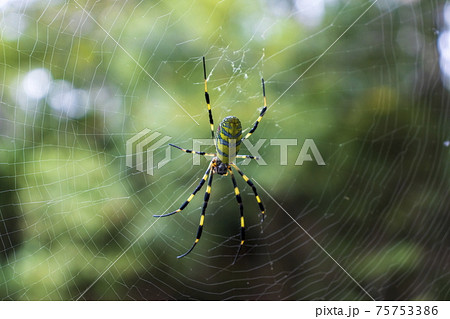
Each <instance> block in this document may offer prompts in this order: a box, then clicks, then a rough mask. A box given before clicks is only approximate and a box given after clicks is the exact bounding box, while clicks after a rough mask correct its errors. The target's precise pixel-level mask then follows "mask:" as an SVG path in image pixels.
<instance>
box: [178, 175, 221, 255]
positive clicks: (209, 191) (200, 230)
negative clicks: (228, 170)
mask: <svg viewBox="0 0 450 319" xmlns="http://www.w3.org/2000/svg"><path fill="white" fill-rule="evenodd" d="M213 175H214V173H213V172H210V173H209V179H208V186H207V187H206V192H205V198H204V201H203V207H202V215H201V216H200V223H199V225H198V230H197V237H196V238H195V241H194V244H193V245H192V247H191V248H190V249H189V250H188V251H187V252H185V253H184V254H182V255H180V256H177V258H183V257H184V256H186V255H187V254H189V253H190V252H191V251H192V249H194V247H195V245H197V243H198V242H199V241H200V237H201V236H202V231H203V223H204V222H205V212H206V207H207V206H208V201H209V196H210V195H211V185H212V179H213Z"/></svg>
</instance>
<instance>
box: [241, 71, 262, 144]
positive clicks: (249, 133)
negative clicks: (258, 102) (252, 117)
mask: <svg viewBox="0 0 450 319" xmlns="http://www.w3.org/2000/svg"><path fill="white" fill-rule="evenodd" d="M261 82H262V89H263V97H264V106H263V108H262V110H261V113H260V114H259V117H258V119H257V120H256V122H255V124H254V125H253V127H252V129H251V130H250V132H248V133H247V135H245V137H244V138H243V139H246V138H249V137H250V135H252V134H253V132H255V131H256V128H257V127H258V124H259V122H261V119H262V118H263V116H264V114H266V110H267V99H266V86H265V85H264V79H261Z"/></svg>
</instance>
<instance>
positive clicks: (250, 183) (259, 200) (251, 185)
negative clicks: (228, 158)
mask: <svg viewBox="0 0 450 319" xmlns="http://www.w3.org/2000/svg"><path fill="white" fill-rule="evenodd" d="M230 165H231V166H233V167H234V169H235V170H237V171H238V173H239V174H240V175H241V176H242V178H243V179H244V181H246V182H247V184H248V185H249V186H250V187H251V188H252V190H253V193H254V194H255V198H256V201H257V202H258V206H259V209H260V210H261V222H263V221H264V217H265V216H266V213H265V210H264V205H263V203H262V201H261V198H260V197H259V195H258V192H257V191H256V187H255V184H253V182H252V181H251V180H250V178H248V177H247V175H245V174H244V173H243V172H242V171H241V170H240V169H239V167H237V165H236V164H234V163H230Z"/></svg>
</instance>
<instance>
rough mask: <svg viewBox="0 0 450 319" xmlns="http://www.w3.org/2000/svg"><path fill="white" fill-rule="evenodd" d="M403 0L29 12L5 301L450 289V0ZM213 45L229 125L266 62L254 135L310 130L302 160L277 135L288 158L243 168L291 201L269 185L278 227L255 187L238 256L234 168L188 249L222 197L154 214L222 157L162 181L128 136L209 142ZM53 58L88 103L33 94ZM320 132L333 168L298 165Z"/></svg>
mask: <svg viewBox="0 0 450 319" xmlns="http://www.w3.org/2000/svg"><path fill="white" fill-rule="evenodd" d="M382 2H383V3H386V1H380V4H381V3H382ZM392 3H396V4H395V5H392V7H390V8H384V9H383V8H380V6H379V5H378V4H377V5H374V6H373V7H372V8H370V9H369V10H368V11H367V13H366V14H364V15H363V16H362V17H361V18H360V19H359V20H358V21H357V22H356V23H355V24H354V26H352V27H351V28H350V29H349V30H348V31H347V32H345V33H344V31H345V30H346V29H347V28H348V27H349V26H350V25H351V24H352V23H353V22H355V20H356V19H357V18H358V17H359V16H360V15H361V13H363V12H364V10H366V9H367V8H368V7H369V6H370V5H371V4H372V2H371V1H363V0H356V1H336V2H334V4H332V5H331V4H330V5H327V6H326V12H325V15H324V17H323V20H322V22H321V24H320V25H318V26H315V27H306V26H305V25H304V24H302V23H301V21H299V19H297V18H296V13H295V12H296V11H297V10H298V8H295V6H294V4H293V2H291V1H289V0H284V1H270V0H266V1H236V0H225V1H206V0H198V1H126V2H114V1H99V2H98V1H82V0H79V1H35V2H30V4H28V5H23V6H22V7H21V8H20V9H17V10H19V11H20V13H21V14H22V16H21V17H22V18H21V19H23V21H24V23H25V22H26V25H27V26H26V28H25V29H24V30H22V31H21V35H20V37H19V38H18V39H16V40H10V39H7V38H5V37H4V36H3V37H2V38H1V41H0V68H1V69H0V70H1V75H2V77H1V80H0V84H1V86H0V88H1V104H0V147H1V152H0V298H1V299H4V300H43V299H45V300H72V299H78V298H80V299H82V300H84V299H88V300H110V299H113V300H128V299H138V300H142V299H145V300H154V299H201V300H211V299H214V300H215V299H238V300H243V299H244V300H245V299H270V300H278V299H296V300H297V299H301V300H305V299H306V300H311V299H312V300H316V299H332V300H342V299H344V300H355V299H356V300H361V299H370V298H371V297H372V298H374V299H377V300H383V299H389V300H392V299H403V300H405V299H406V300H409V299H420V300H423V299H425V300H436V299H444V300H445V299H446V300H448V299H449V298H450V284H449V282H450V269H449V265H450V255H449V242H450V240H449V235H448V229H449V226H450V218H449V196H448V195H449V194H448V189H449V165H448V163H449V155H448V154H449V153H448V147H445V141H446V140H448V138H449V126H448V106H449V96H448V92H447V91H446V90H445V89H444V88H443V86H442V82H441V80H440V78H441V74H440V70H439V63H438V52H437V49H436V41H437V37H438V34H439V33H438V32H437V30H439V29H440V27H441V26H442V23H443V22H442V9H443V4H444V2H443V1H435V0H433V1H429V0H427V1H410V2H408V1H406V2H405V3H404V4H401V1H398V3H397V1H392ZM279 8H285V9H284V10H285V11H282V12H284V13H283V14H280V15H277V14H276V12H277V9H279ZM5 16H6V13H5V11H4V12H3V16H0V19H1V18H4V17H5ZM267 22H270V24H268V23H267ZM405 27H408V28H410V29H411V30H415V31H416V32H417V33H416V34H415V35H411V41H416V40H417V39H420V45H418V47H416V49H415V51H413V52H412V53H411V52H409V53H408V52H406V51H405V49H404V48H402V46H401V45H400V44H399V43H404V41H403V42H401V41H400V42H399V41H398V37H399V32H400V30H401V29H402V28H405ZM403 30H404V29H403ZM343 33H344V35H343V36H342V37H341V35H342V34H343ZM337 39H338V40H337ZM335 40H337V41H336V43H335V44H334V45H333V46H332V47H331V48H330V50H328V51H326V50H327V48H328V47H329V46H330V45H331V44H332V43H333V42H334V41H335ZM417 41H418V40H417ZM324 52H326V53H325V54H324V55H323V56H321V54H322V53H324ZM203 55H204V56H206V58H207V61H208V62H207V63H208V69H209V72H210V78H209V82H208V85H209V90H210V92H211V97H212V104H213V113H214V117H215V121H216V123H218V121H220V119H221V118H223V117H225V116H227V115H230V114H234V115H236V116H238V117H239V118H240V119H241V121H242V123H243V126H244V127H248V126H250V125H251V124H252V123H253V121H254V120H255V119H256V117H257V115H258V108H259V107H260V106H261V103H262V97H261V88H260V77H261V76H264V77H265V79H266V83H267V84H266V85H267V98H268V103H269V105H270V107H269V110H268V111H267V114H266V116H265V118H264V119H263V121H262V122H261V125H260V127H259V128H258V130H257V131H256V133H255V134H254V136H253V137H252V141H253V143H255V142H256V141H257V139H258V138H265V139H270V138H291V139H298V141H299V145H298V147H297V148H296V149H295V150H296V151H293V150H294V148H290V150H292V151H290V152H289V157H288V163H289V164H288V165H287V166H280V165H279V156H280V155H279V152H278V151H277V148H276V147H274V146H270V145H269V144H268V142H267V143H266V144H265V145H264V146H263V147H262V148H261V149H260V153H261V155H262V156H263V158H264V159H265V160H266V162H268V163H269V165H267V166H259V165H257V164H255V163H252V164H250V165H248V166H243V167H242V168H243V170H244V171H245V172H246V173H247V174H248V175H249V176H250V177H252V178H254V179H255V181H257V183H258V184H259V185H261V187H262V188H263V189H265V190H267V191H268V192H269V193H270V196H272V197H273V198H274V199H275V200H276V201H277V202H278V203H279V204H280V205H281V206H282V207H283V208H284V209H285V210H286V212H285V211H284V210H283V209H281V208H280V207H279V206H278V205H277V204H276V203H275V202H274V201H273V200H271V198H270V196H269V195H268V194H266V193H265V191H263V190H261V189H260V195H261V197H262V198H263V200H264V203H265V204H266V206H267V212H268V213H267V215H268V216H267V219H266V221H265V222H264V224H263V225H261V226H260V225H259V224H258V220H259V219H258V216H257V214H256V212H257V211H258V208H257V205H256V204H255V202H254V199H253V197H252V195H251V194H249V193H250V192H251V190H250V189H249V188H248V187H246V185H245V183H242V182H241V181H240V182H239V185H240V187H241V188H242V189H243V190H244V191H243V200H244V205H245V207H246V208H245V209H246V218H247V219H246V221H247V225H248V226H249V227H248V228H249V229H248V232H247V238H248V241H247V246H246V249H245V250H244V254H243V256H241V258H240V259H239V260H238V263H237V264H236V265H233V266H230V262H231V261H232V259H233V256H234V253H235V251H236V247H237V244H238V236H237V234H238V211H237V206H236V204H235V200H234V197H233V194H232V192H231V191H232V189H231V182H229V181H226V180H225V179H224V178H223V179H220V178H218V177H215V184H214V186H213V195H212V199H211V203H210V206H209V209H208V213H207V214H208V216H207V219H206V224H205V232H204V234H203V237H202V240H201V242H200V244H199V245H197V247H196V248H195V250H194V252H193V253H192V254H191V255H189V256H188V257H186V258H184V259H182V260H177V259H176V258H175V256H176V255H178V254H180V253H182V252H184V251H185V250H186V249H188V247H190V245H191V243H192V240H193V239H194V236H195V232H196V227H197V223H198V217H199V214H200V206H201V202H202V195H200V194H199V195H198V196H197V197H198V198H196V199H195V200H194V201H193V202H192V203H191V204H190V206H189V208H188V209H187V210H186V211H187V212H186V213H185V214H184V215H183V216H178V215H176V216H172V217H168V218H165V219H160V220H157V221H155V219H154V218H153V217H152V215H153V214H160V213H163V212H167V211H168V210H169V211H170V210H173V209H176V208H177V207H178V205H180V204H181V203H182V201H183V200H184V199H185V198H186V197H187V196H188V194H189V192H190V191H191V189H193V188H194V187H195V183H198V178H200V177H201V174H202V173H203V172H204V170H205V169H206V165H207V162H206V161H205V160H202V166H200V167H199V166H192V165H191V159H190V157H189V156H188V155H186V154H180V153H181V152H180V153H177V152H175V151H172V161H171V162H170V163H169V164H167V165H166V166H164V167H163V168H161V169H160V170H157V171H156V173H155V174H154V175H153V176H150V175H147V174H145V173H140V172H138V171H136V170H135V169H132V168H127V167H126V165H125V157H126V156H125V144H126V141H127V139H129V138H131V137H132V136H133V135H134V134H136V133H138V132H140V131H141V130H143V129H144V128H149V129H151V130H152V131H157V132H160V133H161V134H163V135H167V136H171V137H173V139H172V141H171V142H173V143H175V144H177V145H180V146H183V147H188V148H189V147H191V146H192V144H191V143H192V142H191V140H192V139H193V138H208V137H209V127H208V118H207V113H206V108H205V105H204V98H203V82H202V69H201V57H202V56H203ZM319 57H320V59H319V60H317V58H319ZM316 60H317V63H316ZM311 64H313V65H312V67H311ZM309 67H311V68H310V69H309ZM35 68H46V69H48V70H49V71H50V72H51V75H52V77H53V79H54V80H58V79H63V80H66V81H68V82H70V83H72V85H73V86H74V87H75V88H79V89H84V90H86V91H87V92H88V93H89V94H90V96H89V111H88V112H87V113H86V115H85V116H83V117H81V118H78V119H71V118H67V117H65V116H62V115H61V114H55V112H54V111H52V109H51V107H50V106H49V103H48V100H46V99H44V100H42V101H40V102H39V103H38V105H37V106H36V107H35V108H29V109H24V108H22V107H20V106H19V105H18V102H17V100H18V96H20V95H23V93H22V92H21V87H20V84H18V83H19V82H20V79H21V78H22V77H23V76H24V75H25V74H26V73H27V72H29V71H30V70H33V69H35ZM305 71H307V72H306V73H304V72H305ZM303 73H304V75H303V76H302V77H301V78H300V79H299V77H300V76H301V75H302V74H303ZM151 77H153V78H154V79H155V80H156V81H157V82H158V83H159V84H161V86H162V87H163V88H164V89H165V90H167V92H164V91H163V90H162V89H161V88H160V87H159V86H158V85H157V84H156V83H155V82H154V81H153V80H152V79H151ZM297 79H299V80H298V81H297V82H295V83H294V81H296V80H297ZM292 84H293V85H292ZM291 85H292V87H290V86H291ZM289 87H290V88H289ZM98 88H103V89H104V91H102V92H103V93H102V94H105V93H104V92H106V97H103V98H102V96H101V95H100V94H99V93H98V92H99V91H97V89H98ZM288 88H289V89H288ZM287 89H288V90H287ZM286 90H287V91H286ZM285 91H286V93H283V92H285ZM169 95H170V96H172V97H173V98H174V99H175V100H176V101H177V102H178V103H179V104H180V105H181V106H182V107H183V108H184V109H185V110H186V112H187V113H188V114H189V115H190V116H192V118H191V117H190V116H189V115H187V114H186V112H184V111H183V110H182V109H181V108H180V106H179V105H177V103H175V102H174V100H172V98H171V97H170V96H169ZM278 98H279V99H278ZM115 105H120V107H115ZM195 122H198V123H199V125H197V124H196V123H195ZM305 138H312V139H314V141H315V143H316V145H317V146H318V148H319V150H320V151H321V154H322V156H323V157H324V160H325V162H326V163H327V165H326V166H317V165H315V164H314V163H313V162H308V163H305V164H304V165H302V166H295V165H294V164H293V163H294V162H295V159H296V156H297V155H298V150H299V148H300V146H301V144H302V141H304V139H305ZM163 152H164V150H162V151H161V152H157V153H156V155H155V156H156V157H157V158H162V157H163ZM222 180H223V181H222ZM179 215H180V214H179ZM289 215H290V216H292V218H293V219H295V221H293V219H291V217H290V216H289ZM297 223H298V224H299V225H301V227H303V229H302V228H300V227H299V226H298V224H297ZM304 230H307V232H308V234H310V235H311V236H312V237H313V238H314V239H315V240H316V241H317V242H315V241H313V240H312V239H311V238H310V237H309V236H308V235H307V234H306V233H305V231H304ZM317 243H320V245H321V246H322V247H323V248H324V250H326V252H327V253H328V254H329V255H331V256H332V257H333V258H334V259H335V260H336V261H337V262H338V263H339V264H340V265H341V266H342V268H344V269H345V270H346V271H347V272H348V273H349V274H350V275H351V276H352V277H353V279H354V280H352V279H351V278H350V277H349V276H348V275H347V274H346V273H345V272H344V271H343V270H342V269H341V268H340V267H339V266H338V265H337V264H336V263H335V262H334V261H333V259H331V258H330V256H329V255H327V253H325V252H324V251H323V250H322V249H321V248H320V247H319V246H318V245H317ZM355 282H358V283H359V284H360V285H361V287H364V289H365V291H366V292H365V291H363V290H362V289H361V287H359V286H358V285H357V284H356V283H355Z"/></svg>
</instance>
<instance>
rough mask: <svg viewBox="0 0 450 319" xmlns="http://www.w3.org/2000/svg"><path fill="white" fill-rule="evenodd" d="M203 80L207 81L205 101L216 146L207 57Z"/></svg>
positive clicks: (204, 64) (204, 63)
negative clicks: (207, 74)
mask: <svg viewBox="0 0 450 319" xmlns="http://www.w3.org/2000/svg"><path fill="white" fill-rule="evenodd" d="M203 79H204V80H205V101H206V107H207V108H208V114H209V125H210V127H211V137H212V139H213V140H214V144H215V143H216V139H215V136H214V120H213V116H212V112H211V101H210V100H209V93H208V78H207V76H206V62H205V57H203Z"/></svg>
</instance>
